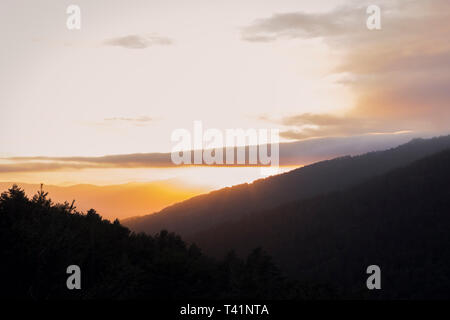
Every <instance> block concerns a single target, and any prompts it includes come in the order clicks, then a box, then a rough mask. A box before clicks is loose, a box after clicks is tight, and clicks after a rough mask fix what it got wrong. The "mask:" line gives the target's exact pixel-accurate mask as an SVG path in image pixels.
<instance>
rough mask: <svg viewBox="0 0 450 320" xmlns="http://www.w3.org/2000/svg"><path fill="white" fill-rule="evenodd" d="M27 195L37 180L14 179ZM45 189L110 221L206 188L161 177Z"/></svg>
mask: <svg viewBox="0 0 450 320" xmlns="http://www.w3.org/2000/svg"><path fill="white" fill-rule="evenodd" d="M13 184H14V183H13V182H0V191H5V190H7V189H8V188H10V187H11V186H12V185H13ZM16 184H17V185H18V186H20V187H21V188H23V189H24V190H25V192H26V194H27V195H29V196H32V195H34V194H35V193H36V192H37V191H38V190H39V189H40V185H38V184H28V183H20V182H16ZM44 190H45V191H46V192H48V193H49V197H51V199H52V200H53V201H54V202H64V201H68V202H71V201H72V199H75V206H77V208H78V210H82V211H87V210H89V209H91V208H95V209H96V210H98V211H99V212H100V213H101V214H102V216H103V218H105V219H110V220H111V221H112V220H114V219H116V218H119V219H123V218H126V217H132V216H136V215H141V214H145V213H146V212H149V210H155V211H157V210H161V209H162V208H164V207H167V206H168V205H170V204H173V203H175V202H179V201H183V200H186V199H189V198H191V197H193V196H196V195H198V194H202V193H204V192H207V191H208V189H206V188H202V187H200V186H194V185H187V184H185V183H182V182H180V181H178V180H164V181H154V182H146V183H126V184H117V185H107V186H97V185H92V184H77V185H73V186H55V185H44Z"/></svg>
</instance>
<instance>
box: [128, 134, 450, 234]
mask: <svg viewBox="0 0 450 320" xmlns="http://www.w3.org/2000/svg"><path fill="white" fill-rule="evenodd" d="M446 148H450V136H443V137H436V138H432V139H413V140H411V141H410V142H408V143H406V144H403V145H400V146H398V147H396V148H392V149H389V150H386V151H377V152H370V153H367V154H364V155H359V156H345V157H339V158H336V159H332V160H327V161H321V162H318V163H315V164H312V165H308V166H305V167H302V168H299V169H296V170H293V171H290V172H287V173H284V174H281V175H277V176H272V177H269V178H266V179H261V180H257V181H255V182H253V183H251V184H247V183H245V184H241V185H237V186H233V187H229V188H224V189H220V190H217V191H213V192H210V193H208V194H204V195H200V196H196V197H193V198H191V199H189V200H186V201H183V202H180V203H177V204H174V205H172V206H169V207H167V208H165V209H163V210H161V211H159V212H157V213H154V214H150V215H146V216H141V217H134V218H130V219H125V220H123V221H121V222H122V223H123V224H124V225H126V226H127V227H129V228H130V229H131V230H133V231H138V232H141V231H142V232H146V233H148V234H153V233H157V232H159V231H160V230H161V229H167V230H170V231H173V232H176V233H178V234H180V235H181V236H183V237H184V238H185V239H187V240H190V236H192V235H193V234H195V233H198V232H201V231H205V230H208V229H209V228H211V227H214V226H217V225H219V224H222V223H225V222H230V221H236V220H239V219H241V218H243V217H245V216H246V215H249V214H252V213H254V212H261V211H263V210H267V209H271V208H275V207H278V206H280V205H282V204H285V203H289V202H292V201H298V200H302V199H307V198H310V197H313V196H316V195H319V194H323V193H328V192H332V191H337V190H343V189H345V188H348V187H351V186H354V185H356V184H358V183H361V182H363V181H364V180H366V179H368V178H370V177H374V176H376V175H380V174H383V173H386V172H388V171H389V170H391V169H394V168H397V167H401V166H406V165H408V164H411V163H412V162H414V161H415V160H418V159H421V158H423V157H426V156H428V155H431V154H433V153H436V152H439V151H442V150H445V149H446Z"/></svg>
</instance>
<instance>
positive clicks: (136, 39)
mask: <svg viewBox="0 0 450 320" xmlns="http://www.w3.org/2000/svg"><path fill="white" fill-rule="evenodd" d="M103 44H104V45H107V46H117V47H122V48H127V49H145V48H148V47H152V46H161V45H163V46H167V45H171V44H173V41H172V40H171V39H170V38H167V37H161V36H158V35H155V34H147V35H138V34H131V35H127V36H124V37H117V38H112V39H107V40H105V41H104V42H103Z"/></svg>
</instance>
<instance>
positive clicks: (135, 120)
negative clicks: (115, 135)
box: [103, 116, 153, 123]
mask: <svg viewBox="0 0 450 320" xmlns="http://www.w3.org/2000/svg"><path fill="white" fill-rule="evenodd" d="M103 120H105V121H111V122H131V123H148V122H151V121H153V119H152V118H150V117H148V116H141V117H136V118H128V117H111V118H105V119H103Z"/></svg>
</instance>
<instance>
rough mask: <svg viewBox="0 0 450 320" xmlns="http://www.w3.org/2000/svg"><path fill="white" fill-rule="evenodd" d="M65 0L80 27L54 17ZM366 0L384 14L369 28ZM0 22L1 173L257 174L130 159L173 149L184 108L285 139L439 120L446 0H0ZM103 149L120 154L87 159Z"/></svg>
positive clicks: (446, 94) (444, 84) (74, 179)
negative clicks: (377, 26)
mask: <svg viewBox="0 0 450 320" xmlns="http://www.w3.org/2000/svg"><path fill="white" fill-rule="evenodd" d="M69 4H77V5H79V6H80V8H81V30H68V29H67V28H66V19H67V16H68V15H67V14H66V8H67V6H68V5H69ZM369 4H376V5H379V6H380V8H381V23H382V28H381V30H374V31H371V30H368V29H367V28H366V19H367V17H368V15H367V14H366V8H367V6H368V5H369ZM0 25H1V28H0V39H1V44H0V46H1V51H0V70H1V72H0V103H1V105H0V108H1V109H0V110H1V116H0V134H1V137H2V139H1V141H2V142H1V148H0V158H1V159H0V181H18V182H29V183H39V182H45V183H50V184H56V185H70V184H75V183H93V184H102V185H105V184H117V183H126V182H135V181H140V182H145V181H153V180H164V179H172V178H182V179H184V181H186V182H191V183H197V184H199V185H209V186H211V187H221V186H225V185H232V184H236V183H240V182H245V181H251V180H253V179H256V178H258V177H260V172H259V171H258V168H203V167H200V168H198V167H197V168H166V167H165V166H160V165H159V166H156V165H155V166H154V165H152V164H147V165H145V164H143V162H142V161H134V160H133V161H131V160H129V159H130V157H131V158H133V159H134V156H133V154H138V153H143V154H154V153H168V152H170V151H171V148H172V147H173V145H174V144H173V142H172V141H171V133H172V132H173V130H175V129H178V128H186V129H188V130H192V126H193V121H195V120H201V121H202V122H203V124H204V126H205V127H207V128H217V129H219V130H225V129H227V128H244V129H247V128H256V129H258V128H269V129H270V128H278V129H279V130H280V134H281V141H282V142H286V143H287V142H295V141H300V140H305V139H306V140H308V139H313V138H315V139H317V138H329V137H340V138H350V137H356V136H357V137H363V138H364V137H367V139H368V140H367V141H373V139H372V138H371V137H372V136H374V135H383V137H385V141H386V145H389V143H390V142H392V143H391V144H395V143H400V142H404V141H400V140H401V139H400V140H399V139H398V138H397V136H402V135H405V139H403V140H405V141H407V139H409V138H411V137H413V136H418V137H419V136H426V135H438V134H448V133H449V130H448V124H449V120H450V107H449V98H450V90H449V89H450V72H449V71H450V41H449V36H448V32H449V30H450V1H448V0H398V1H396V0H389V1H388V0H377V1H372V0H371V1H349V0H314V1H299V0H267V1H256V0H250V1H241V0H239V1H238V0H228V1H207V0H191V1H180V0H176V1H175V0H164V1H163V0H161V1H151V0H142V1H138V0H129V1H126V2H125V1H115V0H114V1H113V0H97V1H89V0H76V1H72V0H70V1H49V0H40V1H31V0H28V1H23V0H2V1H1V2H0ZM317 141H321V140H320V139H319V140H317ZM370 146H371V145H369V144H368V145H367V148H368V149H369V150H370ZM369 150H367V151H369ZM347 151H348V150H347V149H342V152H347ZM333 152H335V150H334V151H333ZM130 154H131V156H129V155H130ZM109 155H120V157H121V158H120V159H121V160H117V159H116V160H114V161H109V160H108V161H103V160H104V158H102V159H103V160H101V161H97V160H92V157H103V156H109ZM329 155H330V156H331V155H334V153H332V152H331V151H330V153H329ZM282 156H283V155H282ZM34 157H40V158H34ZM42 157H45V158H42ZM66 157H70V158H66ZM80 157H88V158H89V159H90V160H89V159H87V160H86V159H85V158H80ZM319 158H326V154H323V155H322V157H318V159H319ZM124 159H125V160H124ZM127 159H128V160H127ZM303 164H306V163H305V162H304V161H302V160H301V159H299V160H298V162H297V163H292V162H290V163H289V165H290V166H289V167H285V168H284V170H289V169H292V168H294V167H296V166H299V165H303Z"/></svg>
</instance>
